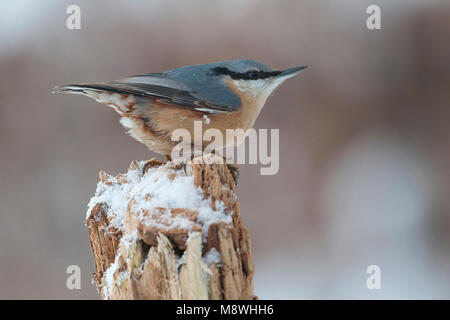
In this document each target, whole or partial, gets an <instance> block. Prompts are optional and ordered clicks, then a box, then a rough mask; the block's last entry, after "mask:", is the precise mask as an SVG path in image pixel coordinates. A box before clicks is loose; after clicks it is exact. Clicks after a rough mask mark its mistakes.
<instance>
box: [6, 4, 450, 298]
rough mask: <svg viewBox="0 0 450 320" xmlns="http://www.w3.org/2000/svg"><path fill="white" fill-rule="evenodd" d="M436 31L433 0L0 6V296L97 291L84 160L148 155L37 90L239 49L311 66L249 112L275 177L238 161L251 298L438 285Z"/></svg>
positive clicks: (124, 162)
mask: <svg viewBox="0 0 450 320" xmlns="http://www.w3.org/2000/svg"><path fill="white" fill-rule="evenodd" d="M70 4H77V5H79V6H80V8H81V30H68V29H67V28H66V19H67V17H68V14H66V8H67V7H68V6H69V5H70ZM371 4H377V5H379V6H380V8H381V30H368V29H367V27H366V19H367V17H368V14H366V9H367V7H368V6H369V5H371ZM449 36H450V3H449V2H448V1H445V0H444V1H431V0H430V1H419V0H415V1H413V0H395V1H392V0H391V1H387V0H386V1H380V0H376V1H374V0H370V1H365V0H353V1H350V0H347V1H339V2H338V1H332V0H322V1H314V0H307V1H257V0H253V1H244V0H232V1H230V0H228V1H177V2H176V3H175V2H169V1H162V0H161V1H145V2H144V1H124V0H120V1H119V0H117V1H106V0H102V1H81V0H78V1H77V0H73V1H45V0H44V1H32V0H27V1H25V0H15V1H2V3H1V4H0V164H1V166H0V298H4V299H5V298H6V299H13V298H25V299H29V298H35V299H48V298H50V299H54V298H58V299H59V298H62V299H77V298H83V299H98V295H97V293H96V290H95V288H94V286H93V285H92V284H91V275H92V273H93V272H94V260H93V256H92V253H91V248H90V244H89V237H88V233H87V229H86V227H85V226H84V219H85V213H86V205H87V203H88V201H89V199H90V197H91V196H92V195H93V194H94V192H95V187H96V183H97V179H98V178H97V173H98V171H99V170H101V169H104V170H106V171H107V172H109V173H112V174H117V173H119V172H123V171H125V170H126V169H127V168H128V165H129V163H130V162H131V160H133V159H136V160H143V159H149V158H151V157H154V156H156V155H155V154H153V153H151V152H149V151H147V150H146V148H145V146H144V145H142V144H140V143H138V142H136V141H135V140H133V139H132V138H130V137H128V136H127V135H125V134H124V132H125V130H124V129H123V128H122V126H121V125H120V124H119V122H118V120H119V117H118V115H117V114H116V113H115V112H114V111H113V110H112V109H110V108H107V107H105V106H103V105H100V104H98V103H96V102H95V101H93V100H90V99H88V98H85V97H80V96H68V95H52V94H51V93H50V90H51V88H52V87H53V86H54V85H57V84H65V83H74V82H86V81H102V80H114V79H118V78H121V77H125V76H129V75H134V74H142V73H147V72H160V71H164V70H166V69H171V68H175V67H180V66H184V65H190V64H199V63H207V62H213V61H220V60H227V59H236V58H248V59H255V60H259V61H261V62H264V63H266V64H268V65H270V66H272V67H274V68H287V67H292V66H298V65H308V66H309V69H308V70H306V71H305V72H303V73H302V74H301V75H299V76H297V77H295V78H293V79H290V80H289V81H287V82H286V83H285V84H284V85H282V86H281V87H280V88H279V89H278V90H277V91H276V92H275V94H274V95H273V96H272V97H271V98H269V100H268V103H267V104H266V106H265V108H264V109H263V112H262V113H261V115H260V117H259V118H258V120H257V122H256V127H257V128H277V129H279V130H280V170H279V173H278V174H277V175H274V176H261V175H259V167H258V166H254V165H248V166H241V176H240V184H239V188H238V190H239V197H240V201H241V206H242V216H243V219H244V222H245V224H246V225H247V227H248V228H249V230H250V232H251V235H252V241H253V253H254V259H255V261H254V262H255V266H256V274H255V293H256V295H258V296H259V297H260V298H262V299H270V298H275V299H296V298H300V299H316V298H324V299H330V298H342V299H352V298H361V299H379V298H386V299H391V298H394V299H398V298H407V299H409V298H425V299H428V298H447V299H448V298H450V283H449V282H450V194H449V190H450V125H449V119H450V63H449V60H450V41H449ZM74 264H75V265H79V266H80V268H81V272H82V274H81V275H82V284H81V290H68V289H67V288H66V278H67V277H68V275H67V274H66V268H67V267H68V266H69V265H74ZM369 265H378V266H379V267H380V269H381V286H382V288H381V290H368V289H367V287H366V279H367V277H368V276H369V275H368V274H366V269H367V267H368V266H369Z"/></svg>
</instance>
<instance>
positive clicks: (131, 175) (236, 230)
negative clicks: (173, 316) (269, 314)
mask: <svg viewBox="0 0 450 320" xmlns="http://www.w3.org/2000/svg"><path fill="white" fill-rule="evenodd" d="M221 162H223V160H222V159H221V161H217V157H215V156H214V155H210V156H205V157H202V158H197V159H194V160H193V161H192V162H191V163H189V164H187V165H181V164H175V163H172V162H167V163H165V164H163V163H161V162H158V161H156V160H150V161H147V162H145V161H142V162H135V161H133V162H132V163H131V165H130V168H129V169H128V172H127V173H125V174H119V175H117V176H110V175H107V174H105V173H104V172H103V171H101V172H100V174H99V176H100V181H99V183H98V185H97V191H96V194H95V196H94V197H93V198H92V199H91V201H90V203H89V209H88V212H87V218H86V226H87V227H88V230H89V237H90V241H91V247H92V251H93V253H94V258H95V269H96V272H95V274H94V283H95V285H96V287H97V290H98V292H99V294H100V296H101V298H103V299H169V300H172V299H174V300H175V299H214V300H225V299H254V298H255V297H254V295H253V273H254V266H253V261H252V255H251V243H250V235H249V232H248V230H247V229H246V228H245V227H244V226H243V224H242V220H241V216H240V205H239V202H238V200H237V195H236V186H235V182H234V178H233V175H232V174H231V173H230V171H229V170H228V167H227V165H226V164H223V163H221ZM143 171H145V172H143Z"/></svg>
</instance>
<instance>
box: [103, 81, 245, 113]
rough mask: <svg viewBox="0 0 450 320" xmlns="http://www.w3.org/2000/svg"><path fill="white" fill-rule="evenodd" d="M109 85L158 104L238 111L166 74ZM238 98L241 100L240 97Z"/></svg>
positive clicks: (199, 109)
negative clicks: (148, 98) (155, 101)
mask: <svg viewBox="0 0 450 320" xmlns="http://www.w3.org/2000/svg"><path fill="white" fill-rule="evenodd" d="M108 84H109V85H112V86H116V87H117V89H118V90H122V92H123V93H133V94H135V95H138V96H143V97H151V98H154V99H156V100H157V101H158V102H162V103H166V104H169V105H173V106H177V107H183V108H190V109H194V110H198V111H203V112H210V113H214V112H221V111H222V112H231V111H236V110H237V109H238V108H236V105H233V104H227V103H226V101H220V100H215V101H212V100H211V99H209V98H208V97H207V95H202V93H201V90H195V89H193V88H192V86H187V85H186V84H184V83H183V82H182V81H177V80H175V79H173V78H171V77H169V76H168V75H166V74H164V73H151V74H146V75H139V76H133V77H129V78H125V79H121V80H118V81H113V82H111V83H108ZM205 86H208V84H205ZM236 97H237V96H236ZM237 98H238V99H239V97H237ZM223 102H225V103H223ZM239 102H240V99H239ZM239 106H240V103H239Z"/></svg>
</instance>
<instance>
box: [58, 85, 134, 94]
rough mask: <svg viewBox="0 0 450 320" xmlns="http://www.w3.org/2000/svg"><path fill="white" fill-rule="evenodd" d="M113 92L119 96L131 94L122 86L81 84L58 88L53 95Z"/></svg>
mask: <svg viewBox="0 0 450 320" xmlns="http://www.w3.org/2000/svg"><path fill="white" fill-rule="evenodd" d="M91 91H96V92H111V93H119V94H129V93H130V91H129V90H126V88H121V86H120V84H115V83H107V82H97V83H80V84H67V85H64V86H56V87H54V88H53V89H52V93H71V94H84V95H89V92H91Z"/></svg>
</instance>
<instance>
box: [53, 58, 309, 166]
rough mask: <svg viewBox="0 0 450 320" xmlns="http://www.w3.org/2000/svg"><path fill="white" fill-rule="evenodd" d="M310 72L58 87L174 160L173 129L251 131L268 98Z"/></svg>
mask: <svg viewBox="0 0 450 320" xmlns="http://www.w3.org/2000/svg"><path fill="white" fill-rule="evenodd" d="M305 68H306V67H296V68H291V69H286V70H272V69H271V68H270V67H268V66H266V65H264V64H262V63H260V62H257V61H253V60H233V61H223V62H216V63H209V64H201V65H194V66H187V67H182V68H178V69H173V70H169V71H165V72H162V73H148V74H144V75H138V76H133V77H129V78H125V79H121V80H117V81H111V82H96V83H82V84H74V85H66V86H61V87H55V88H54V89H53V92H66V93H74V94H82V95H86V96H88V97H91V98H93V99H95V100H97V101H98V102H100V103H103V104H106V105H108V106H110V107H112V108H113V109H114V110H116V111H117V112H118V113H119V114H120V116H121V119H120V122H121V124H122V125H123V126H124V127H126V128H127V129H128V130H129V131H128V133H129V134H130V135H131V136H132V137H134V138H135V139H136V140H138V141H140V142H142V143H143V144H145V145H146V146H147V147H148V148H149V149H151V150H153V151H156V152H158V153H161V154H163V155H165V156H166V157H167V158H168V159H170V154H171V150H172V148H173V147H174V146H175V145H176V142H174V141H171V133H172V131H173V130H175V129H179V128H184V129H187V130H188V131H189V132H190V133H191V134H192V136H193V135H194V134H193V132H194V121H202V120H204V119H207V120H208V121H204V122H205V126H206V128H205V129H208V128H215V129H219V130H220V131H221V132H222V133H223V134H224V135H225V131H226V129H242V130H244V131H246V130H247V129H249V128H251V127H252V126H253V124H254V122H255V120H256V118H257V117H258V115H259V113H260V111H261V109H262V107H263V106H264V104H265V102H266V100H267V97H268V96H269V95H270V94H271V93H272V92H273V90H274V89H275V88H276V87H278V86H279V85H280V84H281V83H282V82H283V81H284V80H286V79H288V78H290V77H293V76H295V75H296V74H298V73H300V71H302V70H303V69H305Z"/></svg>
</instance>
